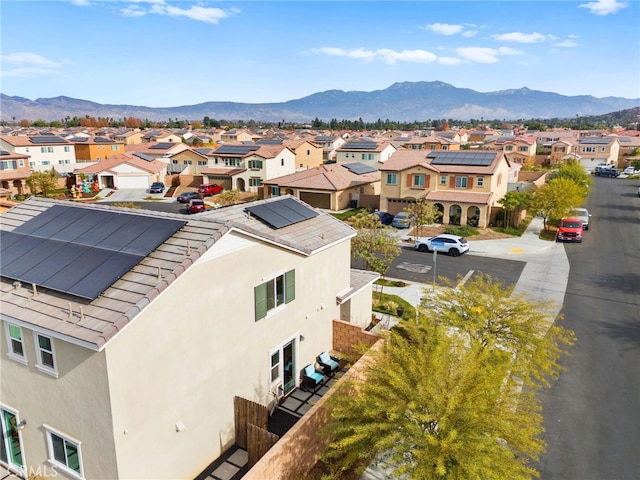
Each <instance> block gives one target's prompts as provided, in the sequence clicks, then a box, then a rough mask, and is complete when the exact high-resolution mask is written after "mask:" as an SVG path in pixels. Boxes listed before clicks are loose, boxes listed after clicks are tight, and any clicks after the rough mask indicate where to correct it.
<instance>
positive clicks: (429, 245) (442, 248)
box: [415, 233, 469, 257]
mask: <svg viewBox="0 0 640 480" xmlns="http://www.w3.org/2000/svg"><path fill="white" fill-rule="evenodd" d="M415 249H416V250H418V251H420V252H433V251H434V250H435V251H436V252H444V253H448V254H449V255H451V256H452V257H457V256H458V255H460V254H463V253H465V252H468V251H469V242H467V241H466V240H465V239H464V238H463V237H459V236H458V235H450V234H448V233H442V234H440V235H436V236H435V237H429V238H426V237H420V238H416V241H415Z"/></svg>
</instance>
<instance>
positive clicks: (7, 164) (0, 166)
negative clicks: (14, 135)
mask: <svg viewBox="0 0 640 480" xmlns="http://www.w3.org/2000/svg"><path fill="white" fill-rule="evenodd" d="M16 168H18V165H17V163H16V161H15V160H3V161H2V162H0V170H15V169H16Z"/></svg>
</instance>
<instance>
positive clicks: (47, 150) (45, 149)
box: [40, 147, 53, 153]
mask: <svg viewBox="0 0 640 480" xmlns="http://www.w3.org/2000/svg"><path fill="white" fill-rule="evenodd" d="M40 153H53V147H40Z"/></svg>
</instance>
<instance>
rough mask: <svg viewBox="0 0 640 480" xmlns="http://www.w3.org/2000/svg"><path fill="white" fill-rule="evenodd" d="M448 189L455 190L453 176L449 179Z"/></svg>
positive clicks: (454, 178)
mask: <svg viewBox="0 0 640 480" xmlns="http://www.w3.org/2000/svg"><path fill="white" fill-rule="evenodd" d="M449 188H456V177H455V176H454V175H451V176H450V177H449Z"/></svg>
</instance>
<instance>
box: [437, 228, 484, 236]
mask: <svg viewBox="0 0 640 480" xmlns="http://www.w3.org/2000/svg"><path fill="white" fill-rule="evenodd" d="M444 233H448V234H450V235H458V236H459V237H472V236H474V235H478V233H480V232H478V230H476V229H475V228H471V227H470V226H469V225H464V226H462V227H451V226H449V227H446V228H445V229H444Z"/></svg>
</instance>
